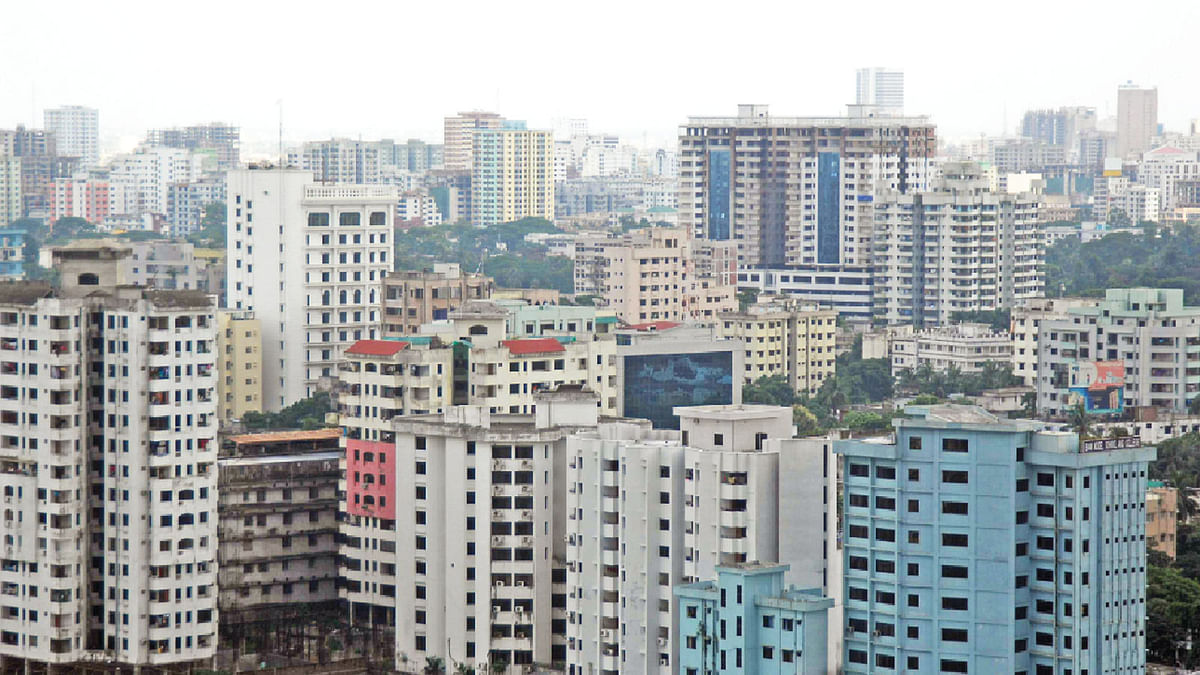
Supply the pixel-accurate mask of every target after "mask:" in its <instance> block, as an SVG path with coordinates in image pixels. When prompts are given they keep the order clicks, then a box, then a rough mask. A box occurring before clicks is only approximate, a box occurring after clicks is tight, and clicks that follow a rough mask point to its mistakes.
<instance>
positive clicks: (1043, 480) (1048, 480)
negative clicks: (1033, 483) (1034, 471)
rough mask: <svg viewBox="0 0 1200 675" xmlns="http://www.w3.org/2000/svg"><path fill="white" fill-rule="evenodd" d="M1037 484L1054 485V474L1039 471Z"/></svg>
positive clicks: (1040, 485)
mask: <svg viewBox="0 0 1200 675" xmlns="http://www.w3.org/2000/svg"><path fill="white" fill-rule="evenodd" d="M1037 484H1038V486H1039V487H1054V474H1052V473H1039V474H1038V475H1037Z"/></svg>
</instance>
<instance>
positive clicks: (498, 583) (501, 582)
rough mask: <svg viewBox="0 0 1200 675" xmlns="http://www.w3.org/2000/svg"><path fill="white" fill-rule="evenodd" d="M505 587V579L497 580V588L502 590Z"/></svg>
mask: <svg viewBox="0 0 1200 675" xmlns="http://www.w3.org/2000/svg"><path fill="white" fill-rule="evenodd" d="M503 586H504V580H503V579H497V580H496V588H501V587H503Z"/></svg>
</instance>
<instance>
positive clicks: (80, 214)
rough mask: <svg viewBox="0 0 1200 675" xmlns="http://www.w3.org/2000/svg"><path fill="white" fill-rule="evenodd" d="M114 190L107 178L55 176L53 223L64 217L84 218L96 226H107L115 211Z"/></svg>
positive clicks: (51, 211) (52, 201) (51, 221)
mask: <svg viewBox="0 0 1200 675" xmlns="http://www.w3.org/2000/svg"><path fill="white" fill-rule="evenodd" d="M112 192H113V190H112V186H111V185H109V183H108V181H105V180H97V179H94V178H88V177H86V176H76V177H72V178H56V179H54V182H53V188H52V190H51V192H50V214H49V222H50V226H51V227H53V226H54V223H56V222H58V221H59V220H60V219H62V218H83V219H84V220H86V221H88V222H89V223H92V224H94V225H103V224H104V223H105V221H106V220H108V217H109V214H110V213H111V208H112V206H111V205H112Z"/></svg>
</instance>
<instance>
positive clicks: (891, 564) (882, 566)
mask: <svg viewBox="0 0 1200 675" xmlns="http://www.w3.org/2000/svg"><path fill="white" fill-rule="evenodd" d="M875 571H876V572H879V573H881V574H895V573H896V561H895V560H876V561H875Z"/></svg>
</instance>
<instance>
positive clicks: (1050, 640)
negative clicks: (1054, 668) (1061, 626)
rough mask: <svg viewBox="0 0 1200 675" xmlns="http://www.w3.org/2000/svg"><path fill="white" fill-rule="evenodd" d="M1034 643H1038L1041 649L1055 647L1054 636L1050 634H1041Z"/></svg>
mask: <svg viewBox="0 0 1200 675" xmlns="http://www.w3.org/2000/svg"><path fill="white" fill-rule="evenodd" d="M1034 641H1035V642H1037V645H1038V646H1039V647H1053V646H1054V636H1053V635H1051V634H1050V633H1041V632H1039V633H1038V634H1037V635H1036V637H1035V638H1034Z"/></svg>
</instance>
